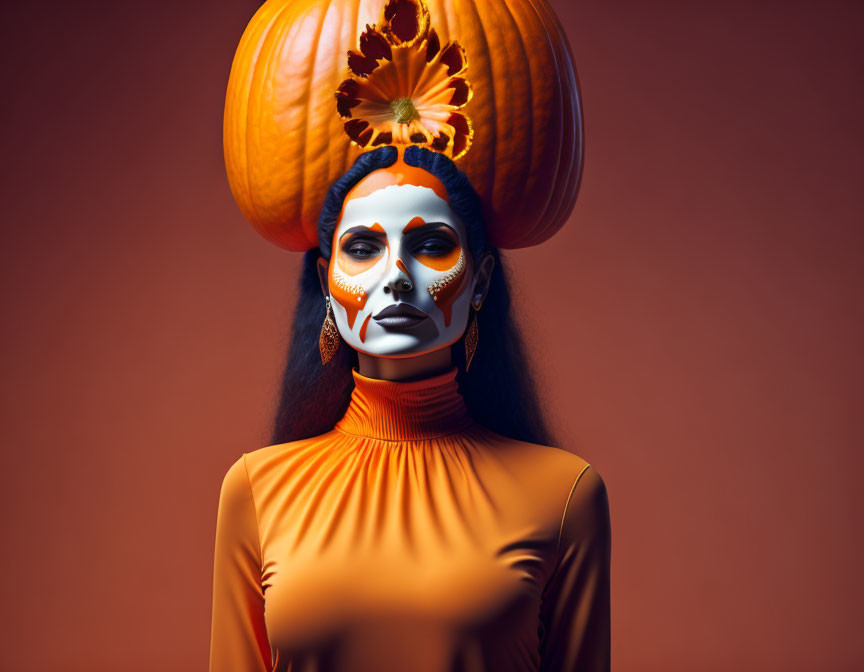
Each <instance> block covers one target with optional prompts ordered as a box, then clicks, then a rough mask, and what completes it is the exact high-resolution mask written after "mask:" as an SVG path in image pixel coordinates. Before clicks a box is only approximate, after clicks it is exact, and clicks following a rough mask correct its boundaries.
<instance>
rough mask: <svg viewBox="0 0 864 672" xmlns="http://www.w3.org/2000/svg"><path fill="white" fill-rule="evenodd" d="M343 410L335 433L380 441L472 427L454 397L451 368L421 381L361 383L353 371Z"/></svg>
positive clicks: (426, 436) (418, 437)
mask: <svg viewBox="0 0 864 672" xmlns="http://www.w3.org/2000/svg"><path fill="white" fill-rule="evenodd" d="M351 373H352V374H353V376H354V390H353V391H352V393H351V401H350V403H349V404H348V410H347V411H346V412H345V415H344V416H343V417H342V419H341V420H339V422H337V423H336V427H335V428H336V429H337V430H340V431H342V432H346V433H348V434H355V435H358V436H366V437H369V438H374V439H384V440H386V441H411V440H421V439H432V438H435V437H437V436H443V435H445V434H454V433H456V432H460V431H463V430H465V429H467V428H468V427H469V426H470V425H471V424H473V423H472V421H471V418H470V417H469V416H468V410H467V408H466V407H465V400H464V399H463V398H462V395H461V394H459V388H458V383H457V382H456V367H455V366H454V367H453V368H452V369H450V370H449V371H447V372H446V373H442V374H439V375H437V376H432V377H430V378H423V379H422V380H412V381H395V380H381V379H378V378H367V377H366V376H363V375H360V374H359V373H357V371H355V370H353V369H352V370H351Z"/></svg>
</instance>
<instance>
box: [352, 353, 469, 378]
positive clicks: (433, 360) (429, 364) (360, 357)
mask: <svg viewBox="0 0 864 672" xmlns="http://www.w3.org/2000/svg"><path fill="white" fill-rule="evenodd" d="M452 366H453V358H452V355H451V352H450V348H449V347H446V348H438V349H437V350H433V351H432V352H427V353H426V354H425V355H417V356H416V357H399V358H396V357H376V356H374V355H368V354H366V353H365V352H359V351H358V352H357V369H358V371H359V373H360V374H361V375H363V376H366V377H367V378H378V379H381V380H403V381H405V380H416V379H421V378H428V377H430V376H437V375H439V374H441V373H444V372H446V371H449V370H450V369H451V368H452Z"/></svg>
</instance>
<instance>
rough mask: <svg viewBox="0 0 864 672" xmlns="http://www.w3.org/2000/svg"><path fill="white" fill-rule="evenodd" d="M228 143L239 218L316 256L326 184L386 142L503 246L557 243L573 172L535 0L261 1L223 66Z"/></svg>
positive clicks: (560, 64)
mask: <svg viewBox="0 0 864 672" xmlns="http://www.w3.org/2000/svg"><path fill="white" fill-rule="evenodd" d="M361 26H365V29H363V28H360V27H361ZM223 140H224V149H225V165H226V169H227V173H228V181H229V184H230V185H231V191H232V193H233V194H234V198H235V199H236V201H237V203H238V205H239V206H240V208H241V210H242V211H243V213H244V215H245V216H246V218H247V219H248V220H249V221H250V222H251V223H252V225H253V226H254V227H255V229H256V230H257V231H258V232H259V233H260V234H261V235H262V236H264V237H265V238H266V239H267V240H269V241H270V242H272V243H274V244H276V245H278V246H280V247H283V248H286V249H289V250H296V251H304V250H308V249H310V248H312V247H315V246H316V245H317V244H318V216H319V213H320V211H321V206H322V204H323V202H324V197H325V196H326V194H327V191H328V190H329V188H330V186H331V185H332V184H333V183H334V182H335V181H336V180H337V179H338V178H339V177H341V176H342V175H343V174H344V173H345V172H346V171H347V170H348V168H349V167H350V166H351V164H352V163H353V162H354V159H356V158H357V156H358V155H359V154H360V153H362V152H365V151H369V150H372V149H375V148H377V147H381V146H383V145H395V146H397V147H405V146H409V145H419V146H423V147H426V148H428V149H430V150H432V151H436V152H440V153H442V154H445V155H447V156H448V157H450V158H451V159H453V160H454V161H455V162H456V163H457V165H458V167H459V168H460V170H462V171H463V172H464V173H465V174H466V175H467V176H468V179H469V180H470V181H471V184H472V185H473V186H474V189H475V190H476V191H477V193H478V194H479V196H480V198H481V201H482V203H483V208H484V215H485V221H486V228H487V236H488V238H489V240H490V242H491V243H492V244H493V245H495V246H496V247H499V248H503V249H515V248H520V247H529V246H532V245H537V244H538V243H541V242H543V241H544V240H546V239H548V238H549V237H550V236H552V235H553V234H554V233H556V232H557V231H558V230H559V229H560V228H561V227H562V226H563V225H564V223H565V221H566V220H567V218H568V216H569V215H570V212H571V211H572V209H573V205H574V203H575V200H576V195H577V193H578V189H579V182H580V179H581V173H582V157H583V136H582V114H581V109H580V102H579V91H578V84H577V81H576V72H575V69H574V67H573V59H572V55H571V52H570V47H569V45H568V43H567V38H566V37H565V35H564V31H563V29H562V28H561V25H560V23H559V22H558V20H557V18H556V17H555V15H554V13H553V11H552V9H551V8H550V7H549V5H548V4H547V2H546V0H429V3H428V5H427V4H426V3H425V2H424V1H423V0H268V1H267V2H266V3H264V5H262V6H261V8H260V9H259V10H258V12H257V13H256V14H255V16H254V17H253V18H252V20H251V21H250V23H249V25H248V26H247V28H246V31H245V33H244V34H243V37H242V39H241V41H240V45H239V47H238V48H237V53H236V55H235V57H234V63H233V65H232V67H231V75H230V78H229V81H228V93H227V97H226V101H225V118H224V138H223Z"/></svg>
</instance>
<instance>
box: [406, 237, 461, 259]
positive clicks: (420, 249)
mask: <svg viewBox="0 0 864 672" xmlns="http://www.w3.org/2000/svg"><path fill="white" fill-rule="evenodd" d="M427 245H432V246H433V247H434V250H432V251H429V250H426V249H424V248H426V246H427ZM454 247H456V245H455V244H454V243H453V241H452V240H450V239H449V238H444V237H442V236H436V237H434V238H427V239H426V240H424V241H422V242H421V243H420V244H419V245H418V246H417V247H416V248H414V252H415V254H416V253H420V254H432V255H436V254H447V253H448V252H450V250H452V249H453V248H454Z"/></svg>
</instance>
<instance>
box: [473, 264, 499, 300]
mask: <svg viewBox="0 0 864 672" xmlns="http://www.w3.org/2000/svg"><path fill="white" fill-rule="evenodd" d="M494 268H495V257H493V256H492V255H491V254H489V253H488V252H487V253H486V254H484V255H483V256H482V257H481V258H480V261H479V262H478V264H477V270H475V271H474V288H473V289H472V290H471V305H472V306H474V309H475V310H480V306H482V305H483V302H484V301H485V300H486V294H487V293H488V292H489V282H490V280H491V279H492V270H493V269H494Z"/></svg>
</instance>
